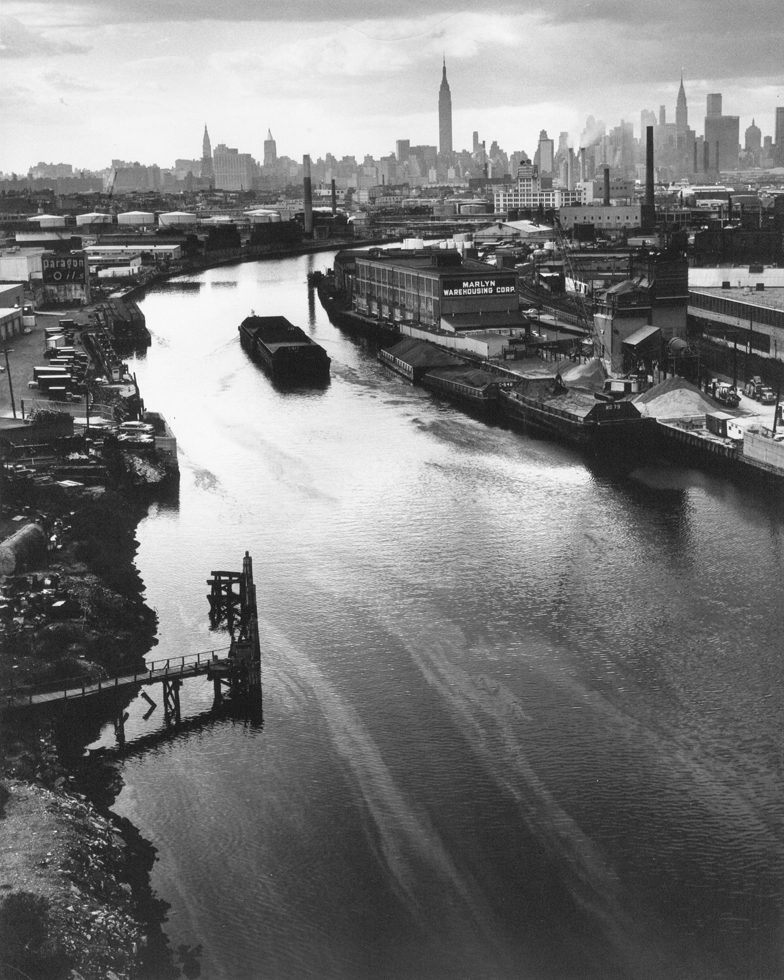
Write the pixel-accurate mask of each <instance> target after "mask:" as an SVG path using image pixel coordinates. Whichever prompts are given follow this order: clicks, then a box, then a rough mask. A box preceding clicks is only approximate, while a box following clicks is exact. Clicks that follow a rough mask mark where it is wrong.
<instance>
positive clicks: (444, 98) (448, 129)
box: [438, 58, 452, 156]
mask: <svg viewBox="0 0 784 980" xmlns="http://www.w3.org/2000/svg"><path fill="white" fill-rule="evenodd" d="M438 152H439V153H440V154H441V155H442V156H446V155H448V154H451V152H452V93H451V92H450V91H449V82H448V81H447V80H446V58H444V69H443V73H442V75H441V88H440V89H439V90H438Z"/></svg>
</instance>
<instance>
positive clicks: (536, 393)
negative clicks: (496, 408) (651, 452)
mask: <svg viewBox="0 0 784 980" xmlns="http://www.w3.org/2000/svg"><path fill="white" fill-rule="evenodd" d="M498 398H499V405H500V409H501V414H502V416H503V417H505V418H506V420H507V422H508V423H509V424H510V425H512V426H516V427H519V428H522V429H524V430H527V431H532V432H535V433H540V434H542V435H545V436H548V437H550V438H555V439H558V440H560V441H562V442H567V443H570V444H571V445H574V446H577V447H578V448H579V449H582V450H584V451H586V452H588V453H589V454H590V455H595V456H602V457H604V458H616V459H618V460H626V461H629V462H632V461H634V460H635V459H641V458H642V457H643V455H644V453H645V449H646V446H647V445H648V442H649V435H650V430H651V426H652V425H653V421H652V420H651V419H647V418H644V417H643V416H642V415H641V413H640V411H639V409H638V408H637V407H636V405H634V404H633V402H631V401H628V400H627V399H623V398H622V399H611V398H606V397H605V398H602V397H597V395H596V393H594V392H592V391H588V390H585V389H580V388H567V387H566V385H564V384H563V382H562V381H561V378H560V375H556V376H555V377H554V378H542V377H533V378H523V379H522V380H521V381H520V382H518V383H515V384H513V385H511V386H509V385H503V386H501V387H500V388H499V391H498Z"/></svg>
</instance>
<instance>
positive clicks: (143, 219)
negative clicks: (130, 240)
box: [117, 211, 155, 227]
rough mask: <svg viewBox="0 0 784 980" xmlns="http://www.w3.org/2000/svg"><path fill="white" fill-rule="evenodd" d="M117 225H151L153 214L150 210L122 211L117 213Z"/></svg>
mask: <svg viewBox="0 0 784 980" xmlns="http://www.w3.org/2000/svg"><path fill="white" fill-rule="evenodd" d="M117 224H118V225H135V226H137V227H138V226H141V225H152V224H155V215H154V214H153V213H152V211H124V212H123V213H122V214H118V215H117Z"/></svg>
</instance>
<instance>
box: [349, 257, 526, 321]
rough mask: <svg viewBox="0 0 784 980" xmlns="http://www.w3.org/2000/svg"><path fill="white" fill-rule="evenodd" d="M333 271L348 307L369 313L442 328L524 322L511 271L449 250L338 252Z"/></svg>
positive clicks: (394, 319) (393, 319) (377, 317)
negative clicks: (346, 298) (346, 297)
mask: <svg viewBox="0 0 784 980" xmlns="http://www.w3.org/2000/svg"><path fill="white" fill-rule="evenodd" d="M335 275H336V278H337V280H338V282H339V284H340V285H341V287H342V289H343V290H344V292H345V293H347V294H348V295H349V296H350V298H351V304H352V308H353V309H354V310H355V311H356V312H357V313H360V314H362V315H364V316H367V317H373V318H376V319H381V320H388V321H390V322H396V323H400V324H405V323H409V324H415V325H417V326H421V327H424V328H426V329H428V330H437V331H443V332H444V333H455V332H471V331H473V332H482V331H487V330H495V329H499V328H504V329H510V328H512V327H515V328H520V327H521V326H522V325H523V324H522V319H521V316H520V311H519V301H518V293H517V275H516V273H515V272H514V270H500V269H492V268H490V267H489V266H487V265H486V264H485V263H483V262H477V261H475V260H471V259H463V258H462V257H461V255H460V253H459V252H457V251H453V250H451V249H443V250H441V249H439V250H432V251H427V250H421V251H405V250H403V249H395V250H386V251H383V252H382V251H381V250H371V251H370V252H340V253H339V254H338V255H337V256H336V258H335Z"/></svg>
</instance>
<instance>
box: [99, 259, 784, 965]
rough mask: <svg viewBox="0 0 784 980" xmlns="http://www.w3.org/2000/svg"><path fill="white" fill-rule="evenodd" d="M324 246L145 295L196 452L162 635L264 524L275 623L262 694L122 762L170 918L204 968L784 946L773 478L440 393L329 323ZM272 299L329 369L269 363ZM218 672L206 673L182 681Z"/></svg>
mask: <svg viewBox="0 0 784 980" xmlns="http://www.w3.org/2000/svg"><path fill="white" fill-rule="evenodd" d="M329 264H331V255H330V254H328V253H327V254H324V253H322V254H320V255H316V256H312V257H301V258H292V259H287V260H284V261H269V262H260V263H252V264H243V265H237V266H233V267H228V268H220V269H214V270H211V271H208V272H205V273H203V274H200V275H198V276H194V277H192V279H191V280H190V282H189V284H187V285H183V286H178V284H177V283H176V282H175V283H171V284H168V285H167V286H165V287H162V288H160V289H157V290H156V291H152V292H150V293H149V294H148V295H147V296H146V297H145V299H144V300H143V302H142V304H141V305H142V308H143V311H144V314H145V316H146V319H147V325H148V327H149V328H150V330H151V332H152V336H153V343H152V347H151V349H150V350H149V352H148V353H147V354H146V356H145V357H143V358H141V357H140V358H136V359H135V360H133V361H132V362H131V367H132V369H133V370H134V371H135V372H136V374H137V377H138V380H139V384H140V387H141V390H142V393H143V396H144V398H145V401H146V404H147V406H148V407H149V408H150V409H154V410H159V411H162V412H163V413H164V414H165V415H166V416H167V418H168V420H169V422H170V423H171V425H172V428H173V429H174V431H175V433H176V435H177V439H178V444H179V451H180V465H181V473H182V480H181V491H180V501H179V507H178V508H172V507H168V508H167V507H163V506H155V507H153V508H151V510H150V512H149V515H148V517H147V518H146V519H145V520H144V521H143V522H142V523H141V525H140V527H139V532H138V538H139V542H140V547H139V552H138V558H137V564H138V567H139V570H140V573H141V575H142V578H143V580H144V583H145V586H146V595H147V602H148V604H149V605H151V606H152V607H153V608H155V609H156V610H157V613H158V617H159V644H158V646H157V647H156V648H155V649H154V650H153V651H152V652H151V654H150V656H151V658H152V657H155V658H160V657H164V656H175V655H176V656H179V655H181V654H183V653H189V652H196V651H201V650H208V649H211V648H213V647H215V646H222V645H224V644H225V642H226V640H225V637H223V636H221V635H216V634H214V633H211V632H210V631H209V627H208V618H207V613H208V606H207V601H206V591H207V587H206V584H205V583H206V579H207V578H208V576H209V574H210V572H211V570H213V569H230V570H231V569H233V570H237V571H239V570H240V569H241V565H242V556H243V554H244V553H245V551H246V550H247V551H249V552H250V554H251V556H252V558H253V563H254V575H255V580H256V584H257V590H258V605H259V610H260V630H261V641H262V657H263V683H264V722H263V725H259V724H251V723H247V722H243V721H242V720H240V719H230V718H221V719H215V720H212V721H211V722H207V723H204V724H201V725H197V726H194V727H193V728H191V729H187V730H184V731H182V732H181V733H180V734H178V735H176V736H175V737H173V738H170V739H168V740H162V741H161V742H159V743H157V744H155V746H154V747H152V748H150V749H149V750H147V751H145V752H141V753H138V754H133V753H132V754H130V755H129V756H128V758H127V759H126V761H125V762H124V763H123V767H122V776H123V780H124V788H123V790H122V791H121V793H120V795H119V797H118V799H117V801H116V803H115V810H116V811H117V812H118V813H120V814H122V815H123V816H126V817H128V818H130V819H131V820H132V821H133V822H134V823H135V824H136V825H137V826H138V828H139V829H140V831H141V832H142V834H144V835H145V836H146V837H147V838H148V839H150V840H151V841H152V842H153V843H154V844H155V846H156V847H157V849H158V860H157V863H156V865H155V869H154V871H153V886H154V888H155V890H156V892H157V894H158V895H159V896H160V897H161V898H162V899H164V900H165V901H166V902H167V903H169V905H170V910H169V917H168V921H167V924H166V930H167V934H168V935H169V937H170V940H171V942H172V943H173V944H174V945H175V946H176V945H178V944H180V943H187V944H190V945H195V944H201V945H202V947H203V951H202V958H201V962H202V976H203V977H204V978H207V980H246V978H247V980H251V978H269V980H283V978H286V980H289V978H291V980H300V978H320V980H327V978H329V980H332V978H334V980H353V978H357V980H359V978H365V980H373V978H382V977H383V978H386V980H441V978H444V980H446V978H450V980H453V978H460V977H465V978H483V980H501V978H530V980H551V978H552V980H563V978H587V980H593V978H596V980H598V978H602V980H605V978H639V980H650V978H667V980H672V978H684V980H685V978H690V980H691V978H698V977H705V978H708V977H710V978H728V980H730V978H731V980H736V978H746V977H749V978H751V977H754V978H772V977H775V976H779V975H781V974H782V972H783V971H784V952H783V949H784V925H783V924H782V911H783V910H784V898H783V897H782V884H783V881H784V874H783V872H784V835H783V834H782V819H783V817H784V806H783V805H782V804H783V801H784V796H783V794H782V778H781V777H782V761H783V758H784V751H783V750H782V719H784V712H783V711H782V707H783V705H782V700H783V699H782V691H783V690H784V685H783V684H782V654H783V653H784V648H783V646H782V636H784V604H782V599H781V595H782V578H783V576H784V508H782V507H781V506H780V504H778V503H777V502H776V501H775V500H772V499H771V498H770V495H769V494H766V493H762V492H752V491H750V490H749V491H744V490H743V489H742V488H738V487H736V486H733V485H732V484H731V483H729V482H725V481H723V480H722V479H720V478H715V477H710V476H707V475H704V474H701V473H699V472H697V471H693V470H685V469H679V468H674V467H672V468H666V469H662V468H652V467H651V468H648V469H645V470H641V471H637V472H635V473H633V474H632V475H631V476H629V477H627V478H624V479H614V478H610V477H608V476H606V475H602V474H599V473H595V472H593V471H592V470H591V469H590V468H589V467H587V466H586V465H585V464H584V462H583V460H582V459H581V457H580V456H579V455H578V454H577V453H575V452H573V451H572V450H571V449H568V448H565V447H561V446H559V445H556V444H554V443H550V442H547V441H543V440H533V439H530V438H528V437H526V436H524V435H520V434H516V433H513V432H509V431H506V430H504V429H501V428H492V427H488V426H485V425H483V424H482V423H480V422H478V421H475V420H473V419H471V418H469V417H467V416H465V415H464V414H462V413H461V412H460V411H459V410H457V409H455V408H452V407H450V406H448V405H445V404H443V403H440V402H438V401H436V400H434V399H433V398H432V397H431V396H429V395H428V394H426V393H424V392H423V391H421V390H420V389H416V388H412V387H410V386H409V385H407V384H406V383H405V382H404V381H402V380H401V379H400V378H398V377H396V376H395V375H392V374H390V373H388V372H387V370H386V369H384V368H382V367H381V366H380V365H379V364H378V363H377V361H376V359H375V356H374V353H373V351H372V350H369V349H368V346H367V344H366V343H364V342H361V341H358V340H356V339H352V338H350V337H349V336H347V335H345V334H344V333H343V332H341V331H340V330H339V329H337V328H335V327H334V326H332V325H331V324H330V323H329V321H328V319H327V317H326V315H325V314H324V312H323V311H322V310H321V308H320V306H319V305H318V301H317V300H316V301H314V298H313V295H312V293H311V294H310V295H309V293H308V290H307V288H306V283H305V277H306V273H307V271H308V270H310V269H312V268H316V269H319V268H321V269H323V268H325V267H327V266H328V265H329ZM251 309H253V310H255V312H256V313H258V314H261V315H272V314H276V315H277V314H281V315H284V316H286V317H288V318H289V319H290V320H291V321H292V322H294V323H298V324H300V325H301V326H303V327H304V328H305V329H306V330H308V331H309V332H310V334H311V335H312V336H313V337H314V339H315V340H317V341H318V342H319V343H320V344H321V345H322V346H323V347H325V348H326V350H327V352H328V353H329V355H330V357H331V358H332V377H331V383H330V385H329V387H328V388H326V389H325V390H319V391H311V392H299V393H284V392H280V391H277V390H276V389H275V388H274V387H273V386H272V385H271V383H270V381H269V380H268V378H267V377H266V375H265V374H264V373H262V371H260V370H259V369H258V368H257V367H256V366H255V365H254V364H253V363H251V362H250V361H249V360H248V358H247V356H246V355H245V353H244V352H243V351H242V349H241V347H240V344H239V340H238V334H237V325H238V323H239V322H240V321H241V320H242V319H243V318H244V317H245V316H247V315H248V314H249V313H250V311H251ZM211 697H212V690H211V687H210V685H209V684H208V682H207V681H206V680H198V679H197V680H193V681H188V682H186V683H185V686H184V688H183V695H182V704H183V714H184V716H185V717H186V718H188V717H194V716H197V715H199V713H200V712H204V711H206V710H207V709H208V708H209V706H210V704H211ZM147 707H148V706H147V705H146V704H145V703H144V702H142V701H141V700H137V701H136V702H135V703H134V704H133V705H132V706H131V709H130V714H131V718H130V720H129V723H128V734H129V737H131V738H132V737H134V736H137V735H140V734H143V733H146V732H148V731H150V730H153V729H154V728H155V726H156V724H157V725H158V726H160V724H161V721H160V709H158V711H157V712H154V713H153V715H152V716H151V718H149V719H148V720H145V719H144V718H143V715H144V714H145V712H146V711H147Z"/></svg>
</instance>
